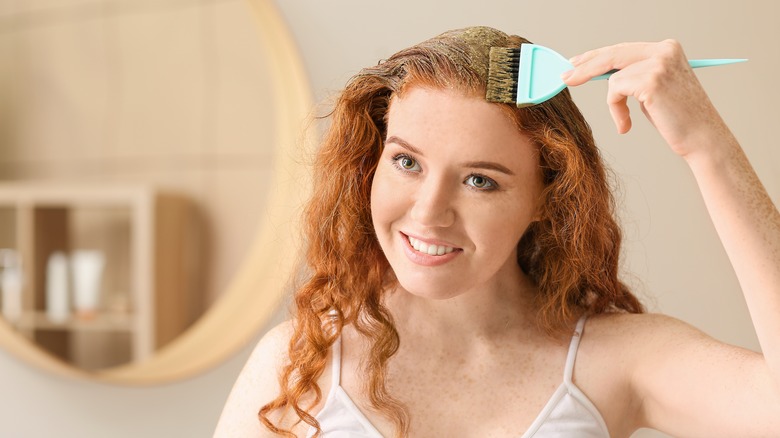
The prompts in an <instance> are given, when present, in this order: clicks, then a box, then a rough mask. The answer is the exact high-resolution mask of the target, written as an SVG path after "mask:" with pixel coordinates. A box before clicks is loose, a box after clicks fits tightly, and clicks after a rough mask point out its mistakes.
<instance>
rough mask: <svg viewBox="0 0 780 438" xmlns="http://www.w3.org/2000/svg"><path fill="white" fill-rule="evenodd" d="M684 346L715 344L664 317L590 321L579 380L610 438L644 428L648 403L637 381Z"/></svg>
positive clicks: (615, 315)
mask: <svg viewBox="0 0 780 438" xmlns="http://www.w3.org/2000/svg"><path fill="white" fill-rule="evenodd" d="M681 342H682V343H683V344H685V345H691V343H694V344H699V343H706V342H710V338H709V337H708V336H707V335H705V334H704V333H702V332H701V331H699V330H697V329H696V328H694V327H693V326H691V325H689V324H687V323H685V322H683V321H680V320H678V319H676V318H672V317H670V316H666V315H662V314H655V313H647V314H626V313H609V314H600V315H593V316H590V317H589V318H588V320H587V323H586V324H585V329H584V332H583V336H582V340H581V343H580V348H579V352H578V354H577V361H576V368H575V375H574V378H575V383H576V384H577V385H578V386H579V387H580V389H582V391H583V392H584V393H585V394H586V395H587V396H588V397H589V398H590V399H591V401H592V402H593V403H594V404H595V405H596V407H597V409H598V410H599V412H600V413H601V415H602V417H603V418H604V421H605V422H606V423H607V427H608V428H609V430H610V435H611V436H615V437H619V436H630V435H631V434H632V433H633V431H635V430H636V429H637V428H638V427H640V426H641V424H642V412H641V410H642V401H643V400H642V394H641V393H639V392H637V388H636V379H635V376H636V375H637V374H641V373H643V372H644V371H643V369H644V368H645V367H648V366H650V367H652V366H653V365H652V364H654V363H656V362H657V361H658V360H662V358H663V357H668V356H667V355H666V354H665V353H664V352H668V351H670V350H669V349H668V347H669V346H670V345H672V344H680V343H681ZM659 352H660V353H662V354H661V355H660V356H659V355H658V354H657V353H659ZM659 358H661V359H659Z"/></svg>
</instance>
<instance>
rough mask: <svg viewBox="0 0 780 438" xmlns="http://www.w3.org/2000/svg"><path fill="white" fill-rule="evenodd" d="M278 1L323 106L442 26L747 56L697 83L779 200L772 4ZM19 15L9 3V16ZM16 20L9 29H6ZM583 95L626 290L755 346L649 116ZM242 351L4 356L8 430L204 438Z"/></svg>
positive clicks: (558, 44) (2, 408)
mask: <svg viewBox="0 0 780 438" xmlns="http://www.w3.org/2000/svg"><path fill="white" fill-rule="evenodd" d="M242 1H243V0H232V1H231V0H227V1H224V2H218V4H220V5H223V6H228V5H231V7H235V6H237V5H239V4H240V3H241V2H242ZM5 3H14V2H5ZM16 3H19V4H21V3H23V2H22V1H18V2H16ZM85 3H86V2H85ZM157 3H165V2H163V1H159V2H157ZM171 3H176V4H187V3H188V2H173V1H172V2H171ZM191 3H192V4H194V3H196V2H194V1H193V2H191ZM201 3H205V4H211V3H217V2H201ZM276 3H277V5H278V6H279V7H280V9H281V10H282V12H283V14H284V15H285V17H286V18H287V20H288V22H289V25H290V27H291V29H292V32H293V34H294V36H295V37H296V39H297V40H298V43H299V44H300V48H301V50H302V53H303V56H304V60H305V62H306V65H307V68H308V70H309V73H310V75H311V81H312V84H313V88H314V90H315V93H316V96H315V97H316V98H317V100H322V99H324V98H325V97H326V96H328V95H329V94H330V93H331V92H332V91H334V90H337V89H338V88H340V87H341V86H342V85H343V84H344V81H345V80H346V79H347V78H348V77H349V76H350V75H351V74H353V73H355V72H356V71H357V70H358V69H359V68H360V67H361V66H365V65H369V64H372V63H374V62H376V61H377V60H378V59H379V58H382V57H386V56H388V55H389V54H390V53H392V52H393V51H395V50H397V49H400V48H402V47H405V46H407V45H409V44H412V43H414V42H416V41H419V40H421V39H424V38H427V37H429V36H432V35H433V34H436V33H438V32H440V31H443V30H446V29H449V28H454V27H462V26H466V25H474V24H484V25H491V26H494V27H498V28H501V29H504V30H507V31H511V32H513V33H519V34H522V35H524V36H527V37H529V38H531V39H532V40H534V41H536V42H539V43H542V44H545V45H547V46H551V47H553V48H555V49H557V50H558V51H560V52H562V53H564V54H567V55H573V54H575V53H577V52H580V51H583V50H586V49H589V48H592V47H596V46H599V45H603V44H609V43H615V42H619V41H622V40H658V39H662V38H668V37H674V38H676V39H679V40H680V41H682V43H683V44H684V46H685V48H686V51H687V53H688V54H689V56H691V57H699V58H703V57H747V58H750V61H749V62H748V63H747V64H744V65H738V66H731V67H719V68H716V69H709V70H706V71H700V72H699V77H700V78H701V80H702V82H703V83H704V84H705V86H706V88H707V89H708V91H709V92H710V95H711V97H712V99H713V101H714V102H715V103H716V105H717V106H718V107H719V108H720V110H721V112H722V114H723V116H724V117H725V119H726V120H727V121H728V122H729V123H730V125H731V126H732V129H733V130H734V131H735V132H736V134H737V136H738V137H739V138H740V140H741V141H742V143H743V146H744V148H745V150H746V151H747V154H748V156H749V158H750V159H751V161H752V162H753V164H754V166H755V168H756V170H757V172H758V173H759V176H760V177H761V178H762V180H763V181H764V183H765V185H766V186H767V188H768V190H769V192H770V194H771V195H772V197H773V199H775V200H776V202H777V200H779V199H780V148H778V147H777V145H775V144H774V143H775V139H774V137H775V135H774V132H772V128H773V127H774V126H776V122H775V118H776V117H777V116H778V115H779V113H778V110H777V109H776V106H777V104H776V102H778V101H779V100H778V99H779V98H780V92H778V90H777V88H776V87H774V86H773V85H774V83H775V80H774V76H775V72H776V71H778V70H779V68H778V67H780V65H778V64H780V56H778V55H780V53H779V52H780V50H778V49H777V46H776V42H777V41H778V40H780V27H778V26H777V25H776V24H775V20H776V17H778V16H779V15H780V6H777V5H776V4H775V3H774V2H767V1H746V2H725V1H712V0H709V1H705V0H693V1H687V2H681V1H679V0H676V1H672V0H657V1H653V2H641V3H640V2H626V1H617V0H615V1H606V0H593V1H588V2H582V1H575V0H572V1H567V2H563V1H547V2H539V1H537V2H522V1H494V2H484V1H451V2H447V3H446V5H447V9H446V10H442V9H441V5H442V4H444V3H441V2H419V1H412V0H398V1H395V2H388V3H385V4H381V5H380V4H379V3H375V2H353V1H347V0H329V1H327V2H323V1H316V0H307V1H305V0H298V1H296V0H289V1H284V2H282V1H276ZM51 4H53V2H50V5H51ZM203 7H207V6H203ZM209 7H210V6H209ZM10 9H11V8H10V7H8V6H2V7H0V14H6V13H8V12H9V11H10ZM3 26H5V28H4V27H3ZM7 26H8V24H7V22H5V21H0V32H7V31H8V30H6V29H7ZM574 95H575V99H576V101H577V102H578V104H579V105H580V107H581V109H582V110H583V112H584V113H585V115H586V117H587V118H588V119H589V120H590V121H591V123H592V125H593V129H594V131H595V134H596V137H597V140H598V141H599V143H600V145H601V147H602V149H603V151H604V154H605V156H606V157H607V159H608V160H609V162H610V163H611V165H612V167H613V168H614V170H615V173H616V175H617V176H618V178H619V180H620V189H619V192H620V199H621V203H622V212H623V224H624V227H625V231H626V250H625V254H626V259H625V263H624V266H625V270H626V271H627V272H631V274H630V275H629V277H628V279H629V282H630V283H631V284H632V285H633V286H634V287H635V289H636V290H637V291H638V292H639V293H640V294H641V295H642V296H644V297H645V301H646V302H647V303H648V304H649V305H650V307H651V308H652V309H654V310H659V311H663V312H666V313H669V314H671V315H674V316H677V317H680V318H682V319H684V320H686V321H689V322H691V323H692V324H694V325H696V326H698V327H700V328H702V329H703V330H705V331H707V332H708V333H710V334H712V335H713V336H715V337H716V338H718V339H721V340H724V341H727V342H731V343H736V344H739V345H744V346H746V347H748V348H757V343H756V340H755V336H754V335H753V333H752V328H751V326H750V322H749V317H748V315H747V311H746V309H745V306H744V303H743V300H742V298H741V295H740V292H739V289H738V287H737V283H736V280H735V278H734V275H733V274H732V273H731V270H730V267H729V264H728V261H727V259H726V256H725V253H724V252H723V250H722V249H721V248H720V245H719V242H718V241H717V237H716V236H715V234H714V230H713V228H712V226H711V224H710V222H709V219H708V218H707V216H706V212H705V211H704V209H703V205H702V202H701V200H700V197H699V195H698V193H697V190H696V187H695V185H694V181H693V179H692V178H691V176H690V173H689V172H688V170H687V169H686V168H685V165H684V163H682V162H681V161H680V160H679V159H677V158H676V157H674V156H673V155H672V153H671V152H669V151H668V150H667V148H666V147H665V146H664V145H663V144H662V143H661V142H660V139H659V138H658V136H657V135H656V134H655V133H654V132H653V131H652V129H651V128H650V127H649V126H648V124H647V123H646V122H644V121H638V122H637V123H636V127H635V129H634V131H632V133H630V134H628V135H624V136H619V135H617V134H615V133H614V128H613V127H612V126H611V122H610V120H609V115H608V112H607V109H606V107H605V105H604V103H603V102H604V100H605V96H604V84H603V83H593V84H588V85H586V86H584V87H581V88H580V89H578V90H576V91H575V93H574ZM5 110H6V109H3V112H4V111H5ZM247 353H248V348H247V349H245V350H244V351H242V352H240V353H239V354H238V355H236V356H235V357H234V358H232V359H230V360H229V361H227V362H226V363H225V364H223V365H221V366H220V367H218V368H216V369H214V370H212V371H210V372H207V373H205V374H204V375H202V376H200V377H197V378H194V379H191V380H188V381H184V382H178V383H174V384H171V385H167V386H161V387H154V388H138V389H129V388H117V387H108V386H102V385H97V384H92V383H83V382H73V381H66V380H63V379H61V378H59V377H53V376H49V375H45V374H42V373H40V372H39V371H37V370H32V369H28V368H27V367H26V366H25V365H23V364H20V363H19V362H18V361H16V360H15V359H13V358H10V357H8V356H7V355H6V354H5V353H3V352H0V370H2V371H0V435H2V436H22V437H28V436H32V437H36V436H46V435H49V434H52V433H56V434H57V435H58V436H63V437H90V436H94V437H102V436H112V437H123V436H127V437H130V436H160V437H162V436H188V437H197V436H202V437H207V436H210V435H211V431H212V428H213V426H214V423H215V421H216V418H217V416H218V415H219V410H220V408H221V405H222V403H223V401H224V398H225V396H226V395H227V393H228V391H229V389H230V386H231V384H232V381H233V379H234V378H235V375H236V373H237V372H238V370H239V369H240V366H241V363H242V362H243V360H244V359H245V357H246V354H247ZM636 436H638V437H650V436H659V435H657V434H655V433H650V432H640V433H638V434H637V435H636Z"/></svg>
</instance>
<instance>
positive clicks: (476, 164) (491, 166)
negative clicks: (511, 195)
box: [385, 135, 515, 175]
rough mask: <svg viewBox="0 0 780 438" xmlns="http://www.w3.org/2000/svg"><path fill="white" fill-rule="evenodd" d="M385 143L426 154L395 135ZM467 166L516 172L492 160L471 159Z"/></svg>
mask: <svg viewBox="0 0 780 438" xmlns="http://www.w3.org/2000/svg"><path fill="white" fill-rule="evenodd" d="M385 143H395V144H397V145H398V146H401V147H402V148H404V149H406V150H408V151H409V152H411V153H413V154H417V155H421V156H425V154H423V153H422V151H421V150H419V149H417V148H416V147H414V146H412V145H411V144H410V143H409V142H408V141H406V140H404V139H402V138H400V137H396V136H394V135H392V136H390V137H387V140H385ZM463 165H464V166H465V167H469V168H472V169H486V170H495V171H497V172H501V173H505V174H507V175H514V174H515V173H514V172H512V171H511V170H509V169H508V168H507V167H506V166H503V165H501V164H498V163H495V162H492V161H469V162H468V163H463Z"/></svg>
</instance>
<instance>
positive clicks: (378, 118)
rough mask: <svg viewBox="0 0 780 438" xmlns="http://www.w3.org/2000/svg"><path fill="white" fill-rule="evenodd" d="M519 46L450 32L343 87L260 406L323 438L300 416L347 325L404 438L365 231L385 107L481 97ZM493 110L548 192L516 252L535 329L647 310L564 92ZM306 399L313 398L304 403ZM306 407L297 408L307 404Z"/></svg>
mask: <svg viewBox="0 0 780 438" xmlns="http://www.w3.org/2000/svg"><path fill="white" fill-rule="evenodd" d="M524 42H527V40H525V39H523V38H521V37H518V36H508V35H506V34H504V33H502V32H500V31H497V30H495V29H490V28H485V27H476V28H467V29H461V30H455V31H450V32H446V33H444V34H442V35H439V36H437V37H435V38H432V39H430V40H428V41H425V42H423V43H420V44H418V45H416V46H413V47H411V48H409V49H406V50H403V51H401V52H398V53H396V54H395V55H393V56H392V57H390V58H389V59H387V60H385V61H383V62H380V63H379V64H378V65H377V66H375V67H371V68H367V69H364V70H362V71H361V72H360V73H359V74H358V75H356V76H355V77H354V78H352V80H351V81H350V82H349V83H348V84H347V86H346V88H345V89H344V91H343V92H342V93H341V94H340V96H339V97H338V100H337V102H336V104H335V108H334V110H333V112H332V114H331V116H332V124H331V125H330V128H329V130H328V132H327V134H326V135H325V138H324V140H323V142H322V145H321V147H320V149H319V151H318V153H317V156H316V161H315V163H314V193H313V195H312V197H311V200H310V201H309V204H308V206H307V208H306V211H305V234H306V237H307V239H308V250H307V261H308V264H309V267H310V270H311V271H310V272H311V274H310V277H309V278H308V280H307V281H306V282H305V283H304V284H303V285H302V286H301V287H300V288H299V289H298V290H297V292H296V293H295V304H296V312H297V313H296V318H295V320H294V332H293V335H292V338H291V339H290V344H289V351H288V355H289V362H288V363H287V365H286V366H285V367H284V368H283V370H282V372H281V375H280V386H281V394H279V396H278V397H277V398H276V399H275V400H273V401H272V402H270V403H269V404H267V405H265V406H263V407H262V409H261V410H260V412H259V417H260V420H261V421H262V422H263V424H264V425H265V426H266V427H268V428H269V429H270V430H272V431H274V432H276V433H280V434H283V435H286V436H294V435H293V434H292V432H290V431H289V430H283V429H281V428H280V427H278V426H276V425H275V424H274V423H273V422H272V421H271V420H270V419H269V416H268V415H269V413H270V412H272V411H274V410H277V409H292V410H293V411H294V412H295V413H296V414H297V415H298V417H299V418H300V419H301V420H302V421H304V422H305V423H307V424H309V425H311V426H313V427H315V428H316V429H317V431H318V434H317V435H319V432H320V429H319V423H318V422H317V420H316V419H315V418H314V416H312V415H311V414H309V412H308V410H309V409H311V407H312V406H314V405H316V404H317V403H319V402H320V401H321V399H322V393H321V390H320V388H319V386H318V385H317V380H318V378H319V377H320V375H321V374H322V371H323V369H324V368H325V366H326V360H327V356H328V351H329V349H330V347H331V346H332V345H333V343H334V342H335V341H336V339H337V338H338V337H339V336H340V334H341V330H342V328H343V327H344V326H346V325H350V324H351V325H352V326H353V327H354V328H355V329H356V331H357V332H358V333H360V334H361V335H362V336H364V337H365V338H366V339H367V340H368V342H369V345H370V346H371V347H370V353H369V354H368V357H366V358H365V360H364V373H365V378H366V382H367V385H366V387H367V389H368V395H369V399H370V402H371V404H372V406H373V407H374V408H375V409H377V410H379V411H380V412H383V413H385V414H386V415H387V416H388V418H390V419H391V420H393V421H394V422H395V424H396V430H397V435H398V436H403V435H404V434H405V433H406V431H408V424H409V420H408V415H407V413H406V412H405V410H404V407H403V405H402V404H401V403H400V402H399V401H398V400H396V399H395V398H393V397H392V396H391V395H390V394H389V392H388V390H387V387H386V385H385V373H386V369H387V363H388V361H389V360H390V358H391V357H392V356H393V354H394V353H395V352H396V351H397V350H398V346H399V344H400V340H399V337H398V333H397V331H396V329H395V327H394V325H393V319H392V316H391V315H390V313H389V311H388V309H387V308H386V307H385V306H384V305H383V301H382V296H383V293H384V291H385V290H387V289H388V286H389V285H391V284H392V283H393V282H394V280H395V279H394V276H393V272H392V270H391V268H390V266H389V264H388V262H387V259H386V258H385V256H384V255H383V253H382V250H381V248H380V247H379V243H378V242H377V239H376V236H375V234H374V230H373V226H372V221H371V209H370V204H371V198H370V193H371V184H372V180H373V175H374V172H375V170H376V167H377V163H378V161H379V157H380V154H381V151H382V147H383V142H384V139H385V135H386V125H387V120H386V118H387V112H388V108H389V105H390V101H391V99H392V98H393V96H395V95H398V94H401V93H403V92H404V89H406V88H407V87H410V86H428V87H437V88H448V89H455V90H459V91H461V92H463V93H464V94H467V95H481V96H484V95H485V90H486V82H487V75H488V63H489V49H490V47H519V45H520V44H521V43H524ZM496 105H501V106H502V107H503V108H504V110H505V111H506V113H507V114H508V115H509V116H510V117H511V118H512V119H513V120H514V121H515V123H516V124H517V127H518V129H519V130H520V131H521V132H522V133H523V134H524V135H525V136H527V137H528V138H529V139H530V140H531V141H532V142H533V143H534V144H535V145H537V147H538V148H539V150H540V154H539V156H540V163H539V164H540V166H541V169H542V173H543V178H544V184H545V188H544V191H543V197H544V202H543V207H542V212H541V219H540V220H539V221H538V222H534V223H533V224H532V225H531V226H530V227H529V228H528V230H527V231H526V233H525V234H524V235H523V237H522V239H521V240H520V242H519V244H518V245H519V246H518V263H519V264H520V266H521V267H522V269H523V270H524V271H525V272H526V273H527V274H528V275H529V277H530V278H531V279H532V280H533V281H534V282H535V284H536V286H537V288H538V291H539V293H538V296H537V301H538V306H539V309H540V311H539V313H538V315H539V320H538V323H539V325H540V326H541V327H543V328H545V329H546V330H547V331H548V332H549V333H553V332H558V331H561V330H565V329H567V328H568V327H569V324H570V322H571V320H572V318H573V317H576V316H579V315H582V314H598V313H605V312H614V311H625V312H633V313H639V312H642V311H643V310H644V309H643V307H642V305H641V303H640V302H639V300H637V298H636V297H635V296H633V295H632V294H631V293H630V291H629V290H628V288H627V287H626V286H625V285H624V284H623V283H622V282H621V281H620V280H619V279H618V257H619V254H620V242H621V232H620V228H619V227H618V225H617V223H616V221H615V219H614V200H613V197H612V193H611V190H610V188H609V184H608V180H607V173H606V169H605V166H604V164H603V162H602V160H601V156H600V154H599V151H598V148H597V147H596V145H595V142H594V140H593V135H592V133H591V130H590V127H589V126H588V124H587V123H586V122H585V119H584V118H583V116H582V114H581V113H580V112H579V110H578V109H577V107H576V106H575V105H574V102H573V101H572V100H571V97H570V95H569V93H568V91H564V92H562V93H560V94H559V95H557V96H556V97H554V98H553V99H551V100H549V101H547V102H545V103H543V104H540V105H535V106H531V107H526V108H516V107H514V106H512V105H505V104H496ZM312 396H313V397H312ZM304 403H305V404H306V406H304V405H303V404H304Z"/></svg>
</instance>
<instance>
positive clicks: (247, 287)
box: [0, 0, 313, 385]
mask: <svg viewBox="0 0 780 438" xmlns="http://www.w3.org/2000/svg"><path fill="white" fill-rule="evenodd" d="M247 1H248V2H249V4H250V5H249V6H250V8H251V9H252V10H253V12H254V16H255V19H256V23H257V28H258V31H259V34H260V35H259V36H260V43H261V45H262V46H263V47H264V49H265V54H266V56H267V57H268V65H269V70H270V75H271V77H272V82H273V87H272V88H273V93H274V102H275V114H276V130H275V137H276V138H275V151H274V161H275V163H274V177H273V181H274V183H273V186H272V187H271V189H270V190H271V195H270V197H269V201H268V203H267V207H268V208H267V209H266V213H265V214H264V215H263V217H261V218H260V222H259V224H258V229H257V232H256V235H255V238H254V241H253V243H252V244H251V246H250V248H249V251H248V253H247V256H246V257H245V258H244V261H243V263H242V265H241V266H240V267H239V269H238V272H237V274H236V276H235V277H234V278H233V280H232V282H231V283H230V284H229V285H228V288H227V290H226V291H225V292H224V293H223V295H222V296H221V297H220V298H219V299H218V300H217V301H216V303H214V305H213V306H211V308H210V309H209V310H208V311H207V312H206V313H205V314H204V315H203V316H202V317H201V318H200V319H198V321H196V322H195V324H193V325H192V326H191V327H190V328H189V329H187V331H185V332H184V333H182V334H181V335H180V336H179V337H178V338H176V339H175V340H174V341H172V342H170V343H169V344H168V345H166V346H164V347H163V348H161V349H160V350H158V351H157V352H155V354H154V356H153V357H152V358H151V359H149V360H146V361H143V362H139V363H134V364H128V365H123V366H119V367H116V368H109V369H106V370H101V371H97V372H87V371H82V370H79V369H77V368H75V367H72V366H70V365H68V364H67V363H65V362H63V361H61V360H59V359H56V358H55V357H53V356H51V355H49V354H48V353H46V352H45V351H43V350H42V349H40V348H39V347H37V346H36V345H35V344H34V343H32V342H30V341H29V340H27V339H26V338H23V337H22V336H20V335H19V334H17V333H16V332H14V330H13V329H12V328H11V327H10V325H8V324H7V323H6V322H5V321H3V320H2V319H0V348H3V349H5V350H6V351H8V352H10V353H11V354H13V355H14V356H16V357H18V358H20V359H22V360H23V361H25V362H27V363H30V364H33V365H35V366H37V367H38V368H40V369H43V370H46V371H51V372H54V373H56V374H60V375H64V376H67V377H73V378H77V379H89V380H97V381H102V382H105V383H113V384H119V385H154V384H161V383H168V382H171V381H176V380H182V379H186V378H188V377H192V376H194V375H196V374H199V373H201V372H204V371H206V370H208V369H210V368H212V367H215V366H217V365H218V364H220V363H221V362H223V361H224V360H226V359H227V358H228V357H229V356H231V355H232V354H235V353H236V352H237V351H238V350H239V349H240V348H242V347H244V346H246V345H247V344H248V343H249V342H251V341H252V340H253V339H255V337H256V336H257V335H258V333H259V332H260V330H262V329H263V328H264V327H265V326H266V325H267V323H268V321H269V319H270V318H271V317H272V316H273V315H274V313H275V312H276V311H277V310H278V308H279V306H280V304H281V303H282V302H283V298H284V294H285V292H286V291H288V288H289V286H290V283H291V281H292V279H293V276H294V274H295V269H296V267H297V266H298V262H299V261H300V260H299V254H301V253H300V249H301V241H302V238H301V235H300V232H299V227H298V226H297V224H298V223H299V215H300V212H301V205H302V202H303V201H304V199H305V198H306V195H307V194H308V192H309V190H308V188H309V186H310V185H309V177H308V175H307V172H306V171H305V170H306V169H305V168H304V166H303V165H302V164H301V161H300V160H298V159H296V157H297V155H298V154H297V151H298V150H300V149H301V148H299V146H301V145H302V144H309V141H308V140H310V137H311V136H312V135H313V134H312V132H310V131H312V130H305V129H302V128H303V127H304V122H305V120H306V119H307V117H308V116H309V113H310V111H311V108H312V105H313V101H312V97H311V96H312V93H311V89H310V85H309V84H310V83H309V80H308V77H307V75H306V73H305V69H304V67H303V63H302V60H301V57H300V55H299V51H298V48H297V47H296V45H295V43H294V42H293V39H292V36H291V35H290V33H289V31H288V29H287V26H286V24H285V22H284V20H283V18H282V16H281V14H280V13H279V11H278V10H277V9H276V6H275V5H274V4H272V2H271V0H247ZM301 132H303V135H302V134H301ZM269 248H272V250H269Z"/></svg>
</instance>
